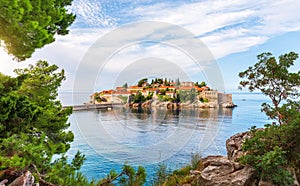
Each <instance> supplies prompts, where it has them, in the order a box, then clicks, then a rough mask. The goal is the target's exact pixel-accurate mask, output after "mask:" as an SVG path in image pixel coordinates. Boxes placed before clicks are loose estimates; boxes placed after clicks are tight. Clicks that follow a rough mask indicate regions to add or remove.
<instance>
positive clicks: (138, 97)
mask: <svg viewBox="0 0 300 186" xmlns="http://www.w3.org/2000/svg"><path fill="white" fill-rule="evenodd" d="M132 101H133V103H142V102H144V101H146V98H145V96H143V94H142V93H141V92H138V93H136V94H135V95H134V97H133V98H132Z"/></svg>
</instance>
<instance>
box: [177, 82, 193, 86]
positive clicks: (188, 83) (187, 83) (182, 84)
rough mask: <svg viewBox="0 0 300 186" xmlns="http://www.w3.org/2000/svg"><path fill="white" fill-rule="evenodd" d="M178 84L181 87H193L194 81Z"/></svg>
mask: <svg viewBox="0 0 300 186" xmlns="http://www.w3.org/2000/svg"><path fill="white" fill-rule="evenodd" d="M180 86H183V87H185V86H186V87H193V86H194V82H180Z"/></svg>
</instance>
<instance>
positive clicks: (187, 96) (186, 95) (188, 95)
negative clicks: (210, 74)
mask: <svg viewBox="0 0 300 186" xmlns="http://www.w3.org/2000/svg"><path fill="white" fill-rule="evenodd" d="M178 96H179V97H180V101H181V102H183V103H185V102H191V103H192V102H194V101H195V100H196V98H197V92H196V90H195V89H192V90H190V91H188V90H180V91H179V93H178Z"/></svg>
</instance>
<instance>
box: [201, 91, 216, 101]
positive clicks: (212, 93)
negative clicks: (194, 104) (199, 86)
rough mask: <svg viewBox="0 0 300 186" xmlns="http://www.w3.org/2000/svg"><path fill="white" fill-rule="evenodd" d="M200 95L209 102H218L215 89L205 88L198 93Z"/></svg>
mask: <svg viewBox="0 0 300 186" xmlns="http://www.w3.org/2000/svg"><path fill="white" fill-rule="evenodd" d="M200 97H202V98H206V99H208V100H209V101H210V102H218V99H219V95H218V91H216V90H205V91H202V92H201V93H200Z"/></svg>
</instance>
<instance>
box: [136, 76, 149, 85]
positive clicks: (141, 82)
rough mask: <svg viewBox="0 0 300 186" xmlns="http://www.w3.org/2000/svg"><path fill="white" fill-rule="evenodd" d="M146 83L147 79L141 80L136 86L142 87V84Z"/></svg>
mask: <svg viewBox="0 0 300 186" xmlns="http://www.w3.org/2000/svg"><path fill="white" fill-rule="evenodd" d="M147 82H148V79H147V78H144V79H141V80H139V82H138V84H137V86H139V87H142V85H143V84H144V83H147Z"/></svg>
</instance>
